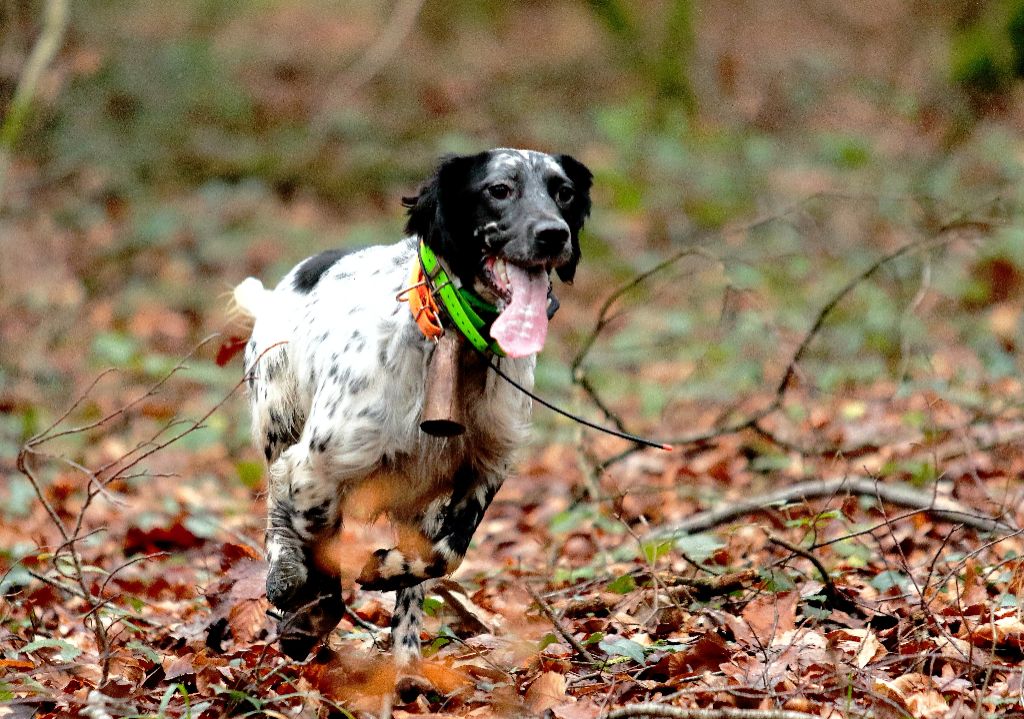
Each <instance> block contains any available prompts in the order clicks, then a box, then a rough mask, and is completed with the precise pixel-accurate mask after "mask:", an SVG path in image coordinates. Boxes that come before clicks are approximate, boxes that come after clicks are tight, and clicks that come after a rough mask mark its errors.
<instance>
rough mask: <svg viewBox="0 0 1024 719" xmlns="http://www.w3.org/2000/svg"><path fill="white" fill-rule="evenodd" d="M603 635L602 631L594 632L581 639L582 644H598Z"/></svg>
mask: <svg viewBox="0 0 1024 719" xmlns="http://www.w3.org/2000/svg"><path fill="white" fill-rule="evenodd" d="M604 636H605V635H604V632H594V633H593V634H591V635H590V636H589V637H587V638H586V639H584V640H583V646H585V647H589V646H590V645H591V644H598V643H599V642H600V641H601V640H602V639H604Z"/></svg>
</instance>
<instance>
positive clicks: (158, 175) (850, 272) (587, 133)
mask: <svg viewBox="0 0 1024 719" xmlns="http://www.w3.org/2000/svg"><path fill="white" fill-rule="evenodd" d="M42 16H43V3H42V2H39V1H38V0H2V2H0V112H5V113H6V112H8V111H9V109H10V102H11V99H12V97H13V95H14V91H15V87H16V84H17V82H18V77H19V73H20V71H21V68H22V67H23V66H24V63H25V60H26V57H27V56H28V54H29V52H30V51H31V48H32V45H33V43H34V41H35V38H36V37H37V35H38V33H39V31H40V23H41V18H42ZM1022 75H1024V2H1021V1H1020V0H1000V1H994V2H988V3H985V2H975V1H973V0H908V1H907V2H901V3H893V2H888V1H886V0H870V1H868V2H858V3H847V2H840V1H838V0H793V1H792V2H785V3H779V2H773V1H770V0H730V1H728V2H726V1H725V0H706V1H703V2H702V1H700V0H654V1H652V2H643V3H636V2H625V0H549V1H541V0H530V1H523V2H479V1H477V0H451V1H448V2H437V1H436V0H426V1H424V2H420V1H412V2H410V0H395V1H394V2H367V1H363V0H360V1H359V2H346V1H342V0H247V1H245V2H240V1H239V2H235V1H224V0H175V2H172V3H153V2H130V1H127V0H82V1H76V2H73V3H72V6H71V17H70V21H69V24H68V29H67V33H66V36H65V39H64V43H63V46H62V49H61V51H60V53H59V54H58V56H57V58H56V59H55V61H54V62H53V63H52V65H51V67H50V68H49V69H48V71H47V72H46V73H45V75H44V77H43V78H42V80H41V82H40V84H39V87H38V91H37V101H36V103H35V104H34V106H33V107H32V111H31V112H30V113H29V114H28V115H27V116H26V118H25V121H24V128H23V131H22V132H21V133H20V136H19V137H18V140H17V142H16V144H15V146H14V155H13V162H12V165H11V168H10V172H9V177H8V181H7V190H6V192H5V194H4V196H3V198H2V203H3V204H2V205H0V243H2V247H3V254H4V261H3V262H2V263H0V300H2V302H3V305H4V313H3V315H4V319H3V330H2V334H3V337H2V339H3V347H2V349H0V382H2V387H3V389H2V391H0V392H2V393H0V410H2V411H3V412H4V414H5V417H6V419H5V422H6V425H5V428H4V429H5V434H6V436H8V437H9V440H8V441H14V440H15V439H16V438H17V437H20V436H23V435H24V433H25V432H27V431H29V430H30V429H31V428H32V427H33V426H36V425H37V424H38V421H39V419H38V416H39V415H43V416H50V415H52V414H53V413H54V412H56V411H57V410H59V409H60V408H61V407H63V406H64V405H65V404H66V403H67V400H68V398H69V397H70V396H71V394H72V393H73V392H75V391H77V390H78V389H80V388H81V387H83V386H84V385H85V384H86V383H87V382H88V381H89V379H91V377H92V376H93V375H95V374H96V373H97V372H98V371H99V370H100V369H102V368H103V367H105V366H109V365H115V366H118V367H121V368H125V369H126V370H127V374H126V375H125V377H126V378H125V380H124V382H125V383H126V384H128V385H130V384H131V383H133V382H142V381H145V380H147V379H149V378H152V377H154V376H157V375H158V374H159V373H160V372H162V371H165V370H166V369H167V368H168V367H170V366H173V364H174V362H175V360H176V358H178V357H180V356H181V355H182V354H183V353H185V352H187V351H188V350H189V349H190V348H191V347H192V346H194V345H195V344H196V343H197V342H198V341H199V340H200V339H201V338H202V337H204V336H206V335H207V334H208V333H210V332H211V331H215V330H219V329H221V327H222V326H223V324H224V321H225V318H224V315H223V313H222V311H221V309H222V307H223V306H224V304H225V295H226V292H227V291H228V289H229V288H230V287H231V286H232V285H233V284H234V283H236V282H238V281H239V280H240V279H242V278H243V277H245V276H246V275H249V274H257V275H259V276H261V277H262V278H263V279H264V280H265V281H269V282H274V281H276V279H277V278H278V277H279V276H280V275H282V274H283V273H284V272H285V271H286V270H287V269H288V268H289V267H290V266H291V265H292V264H293V263H294V262H296V261H297V260H299V259H301V258H302V257H305V256H307V255H309V254H312V253H314V252H316V251H319V250H321V249H324V248H327V247H334V246H357V245H363V244H368V243H383V242H393V241H394V240H395V239H396V238H397V237H398V236H399V235H400V232H401V227H402V223H403V218H402V216H401V212H400V206H399V202H398V200H399V198H400V197H401V195H402V194H403V193H404V194H408V193H409V192H412V191H414V190H415V188H416V185H417V182H418V181H419V180H420V179H422V178H423V177H424V176H425V175H426V174H427V173H428V172H429V170H430V168H431V166H432V164H433V163H434V162H435V161H436V158H437V156H438V155H439V154H441V153H445V152H472V151H476V150H479V149H483V148H487V147H491V146H495V145H506V146H524V147H532V148H537V149H541V150H550V151H559V152H568V153H571V154H574V155H576V156H577V157H578V158H580V159H581V160H583V161H584V162H585V163H587V164H588V165H589V166H590V167H591V168H592V169H593V171H594V173H595V176H596V185H595V209H594V214H593V217H592V219H591V221H590V223H589V225H588V228H587V232H586V238H585V247H584V256H585V264H584V266H583V269H582V272H581V273H580V275H579V279H578V281H577V283H576V286H575V287H573V288H564V289H562V290H560V296H561V297H562V298H563V307H564V309H563V310H562V313H561V315H560V316H559V317H558V318H557V319H556V321H555V323H554V330H555V335H554V336H553V338H552V342H551V344H552V347H551V348H550V349H549V351H547V352H546V353H545V354H544V355H543V357H542V362H541V367H540V371H539V383H540V387H541V389H542V391H543V392H545V393H547V394H549V395H552V396H553V397H554V398H556V399H562V400H566V399H568V398H569V397H571V394H570V393H571V383H570V376H569V372H568V369H567V366H568V364H569V362H570V361H571V359H572V358H573V356H574V354H575V353H576V352H577V350H578V348H579V347H580V346H581V345H582V343H583V342H584V340H585V339H586V337H587V335H588V334H589V333H590V332H591V329H592V327H593V326H594V322H595V319H596V312H597V309H598V307H599V306H600V304H601V302H602V301H603V300H604V298H605V297H607V296H608V294H609V292H610V291H611V290H612V288H613V287H615V286H616V285H617V284H619V283H621V282H626V281H628V280H630V278H632V277H634V276H635V275H636V274H637V273H639V272H642V271H644V270H647V269H649V268H651V267H653V266H655V265H656V264H657V263H658V262H659V261H662V260H664V259H665V258H666V257H670V256H671V255H672V254H673V253H674V252H677V251H678V250H679V249H681V248H683V247H686V246H689V245H697V246H700V247H702V248H703V249H704V250H705V251H706V252H707V254H706V255H702V256H697V255H694V256H690V257H686V258H684V259H681V260H680V261H679V262H676V263H674V264H672V265H671V266H670V267H669V268H667V269H666V270H665V271H663V272H660V273H658V274H656V275H655V276H653V277H652V278H651V279H650V280H649V281H647V282H644V283H641V284H640V285H638V286H637V287H636V288H635V289H634V290H632V291H630V292H627V293H626V294H625V295H624V297H623V298H622V300H621V302H620V305H619V306H620V309H621V310H622V313H621V314H620V315H619V316H618V318H617V319H615V321H613V322H611V323H609V325H608V326H607V328H606V329H605V331H604V332H603V333H602V335H601V337H600V339H599V341H598V342H597V343H596V344H595V346H594V348H593V350H592V351H591V352H590V353H589V354H588V356H587V357H586V358H585V360H584V368H585V370H586V371H587V372H588V373H590V375H591V377H592V380H593V383H594V384H595V385H596V386H598V387H599V388H600V391H601V392H602V394H603V395H604V397H605V400H606V401H607V402H609V403H610V404H611V405H612V406H613V407H615V408H616V409H617V410H618V411H621V412H623V413H625V414H626V415H627V416H629V417H631V418H632V419H633V420H634V421H635V422H637V423H641V424H642V423H646V424H648V425H651V426H654V427H658V428H660V430H661V431H662V433H663V434H666V435H679V434H683V433H685V431H686V430H688V429H689V428H691V427H692V426H693V425H694V424H695V423H697V424H699V423H700V422H707V421H708V416H707V408H708V407H718V408H722V407H739V406H741V405H742V404H743V403H744V402H747V401H748V400H750V398H752V397H758V396H761V397H763V396H765V395H766V394H770V393H771V392H772V391H773V390H774V385H775V383H776V382H777V381H778V379H779V376H780V375H781V372H782V370H783V368H784V367H785V363H786V361H787V360H788V357H789V355H790V354H791V353H792V350H793V348H795V347H796V345H797V344H798V343H799V341H800V339H801V337H802V336H803V334H804V333H805V332H806V331H807V329H808V327H809V326H810V324H811V323H812V321H813V319H814V317H815V314H816V313H817V311H818V309H819V308H820V307H821V306H822V305H824V304H825V303H826V302H827V301H828V300H829V299H830V298H831V297H832V296H833V295H834V294H835V293H836V292H837V291H838V289H839V288H841V287H842V286H843V284H844V283H845V282H847V281H848V280H849V279H850V278H851V277H852V276H854V275H856V274H857V273H858V272H860V271H862V270H863V269H864V268H865V267H867V266H868V265H870V263H871V262H873V261H874V260H876V259H877V258H878V257H879V256H881V255H882V254H884V253H886V252H889V251H892V250H893V249H894V248H896V247H898V246H900V245H901V244H904V243H906V242H909V241H912V240H914V239H918V238H921V237H926V236H938V235H940V234H941V233H943V232H959V233H962V234H963V238H962V240H959V241H958V242H956V243H950V244H946V245H943V246H941V247H938V248H934V249H932V250H930V251H928V252H924V253H916V254H913V255H909V256H907V257H904V258H902V259H900V260H899V261H896V262H894V263H892V264H890V265H887V266H886V267H885V268H883V270H882V271H880V272H879V273H877V274H876V275H875V276H873V277H872V278H871V280H870V281H866V282H864V283H862V285H861V286H859V287H858V288H857V289H856V290H855V291H854V292H853V293H851V294H850V295H849V296H848V297H847V298H845V299H844V300H843V302H842V303H840V305H839V306H838V307H837V308H836V310H835V312H834V313H832V314H831V315H830V316H829V318H828V322H827V323H826V327H825V329H824V331H823V333H822V334H821V336H819V337H818V338H817V339H816V340H815V342H814V343H813V346H812V348H811V352H810V354H809V355H808V360H807V362H805V363H804V365H803V366H802V368H801V369H802V372H801V375H800V379H801V382H802V385H803V386H804V387H805V388H807V389H808V394H807V396H806V398H805V400H806V402H805V403H801V402H800V401H794V402H792V403H791V406H789V407H788V408H787V409H788V412H789V413H790V415H791V416H792V418H793V419H794V421H801V420H802V418H805V417H806V416H807V414H808V412H809V411H810V410H809V405H810V403H812V402H815V401H820V399H821V397H823V396H828V397H833V398H836V397H838V398H849V397H855V396H861V395H872V396H874V395H879V393H880V394H881V396H892V395H893V394H895V393H898V392H900V391H906V390H908V388H909V389H913V388H920V387H928V388H932V390H934V391H939V392H944V393H958V396H961V397H967V398H969V399H970V400H971V401H974V402H977V403H978V404H984V403H986V402H990V401H991V400H992V399H993V396H994V395H999V399H1000V400H1001V401H1004V402H1005V401H1009V402H1018V403H1019V401H1020V397H1019V396H1012V395H1011V396H1009V397H1007V396H1006V393H1005V387H1002V388H1001V389H999V390H998V391H996V390H994V389H993V387H995V386H998V385H997V384H994V383H995V382H996V381H997V380H998V379H999V378H1001V377H1008V376H1014V375H1016V376H1019V375H1020V372H1021V369H1022V364H1021V360H1020V351H1019V349H1020V344H1021V340H1022V305H1024V300H1022V292H1024V290H1022V287H1024V226H1022V223H1021V201H1022V199H1024V197H1022V189H1021V188H1022V183H1021V180H1022V176H1024V171H1022V160H1024V142H1022V135H1021V128H1022V127H1024V84H1022V80H1021V78H1022ZM214 344H216V343H214ZM214 349H215V348H214V347H212V346H209V347H206V348H204V349H203V350H201V351H200V352H199V355H198V357H197V358H196V359H195V360H193V361H192V362H190V366H191V367H192V370H190V373H189V374H188V378H189V379H188V382H187V383H186V387H185V388H184V389H183V390H182V397H191V398H198V400H199V401H203V402H210V401H213V400H215V399H216V398H218V397H219V396H221V395H223V393H224V392H225V391H226V390H227V389H229V388H230V387H231V386H232V385H233V384H234V382H235V380H236V379H237V375H238V367H237V366H230V367H228V368H226V369H222V368H218V367H217V366H216V365H215V364H214V363H213V362H212V356H213V354H214ZM879 388H882V389H881V390H880V389H879ZM235 410H237V412H236V411H235ZM243 414H244V410H242V409H241V408H240V405H229V413H228V416H229V417H231V420H230V421H228V422H222V423H221V424H222V425H223V426H221V427H220V429H219V430H218V432H217V433H215V434H212V435H210V437H211V441H214V440H215V441H225V440H226V441H228V443H229V444H230V445H231V446H232V447H234V448H238V449H239V451H241V448H242V447H244V446H245V443H246V439H245V432H244V430H239V431H236V430H235V428H234V423H235V421H236V420H237V419H238V417H239V416H241V415H243ZM542 421H544V422H551V423H552V424H553V425H555V426H557V427H559V428H561V431H563V432H568V431H571V430H570V428H568V427H566V426H565V425H563V424H561V423H560V422H556V421H555V420H552V419H550V418H543V419H542ZM215 424H216V423H215ZM215 429H216V427H215ZM4 449H5V451H6V449H7V447H5V448H4Z"/></svg>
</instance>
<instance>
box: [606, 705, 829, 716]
mask: <svg viewBox="0 0 1024 719" xmlns="http://www.w3.org/2000/svg"><path fill="white" fill-rule="evenodd" d="M627 717H669V719H818V716H817V715H816V714H805V713H804V712H795V711H789V710H787V709H737V708H736V707H722V708H720V709H685V708H683V707H673V706H668V705H666V704H655V703H653V702H644V703H642V704H632V705H630V706H625V707H622V708H621V709H615V710H614V711H610V712H608V713H607V714H602V715H601V717H599V719H627Z"/></svg>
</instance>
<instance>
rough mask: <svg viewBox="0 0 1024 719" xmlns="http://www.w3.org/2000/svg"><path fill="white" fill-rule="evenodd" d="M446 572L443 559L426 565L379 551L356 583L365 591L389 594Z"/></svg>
mask: <svg viewBox="0 0 1024 719" xmlns="http://www.w3.org/2000/svg"><path fill="white" fill-rule="evenodd" d="M445 569H446V566H445V562H444V560H443V559H440V558H439V559H437V560H436V561H432V562H426V561H424V560H423V559H420V558H418V557H417V558H415V559H409V558H407V557H406V556H405V554H403V553H402V552H401V550H398V549H378V550H377V551H376V552H374V553H373V555H371V556H370V558H369V559H368V560H366V564H364V565H363V568H362V570H361V571H360V572H359V576H358V577H356V582H358V583H359V585H360V586H362V588H363V589H375V590H378V591H382V592H388V591H393V590H396V589H404V588H405V587H412V586H415V585H417V584H419V583H420V582H423V581H425V580H427V579H434V578H436V577H440V576H441V575H442V574H444V573H445Z"/></svg>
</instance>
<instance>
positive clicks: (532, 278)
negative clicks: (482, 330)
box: [491, 264, 548, 357]
mask: <svg viewBox="0 0 1024 719" xmlns="http://www.w3.org/2000/svg"><path fill="white" fill-rule="evenodd" d="M505 267H506V272H507V273H508V279H509V282H510V284H511V285H512V301H511V302H509V304H508V306H507V307H506V308H505V309H504V310H503V311H502V313H501V314H500V315H498V319H496V320H494V324H493V325H491V337H493V338H494V339H495V340H497V342H498V344H499V345H500V346H501V349H503V350H504V351H505V354H506V355H508V356H509V357H525V356H527V355H531V354H534V353H535V352H540V349H541V348H542V347H543V346H544V340H545V339H547V336H548V311H547V310H548V276H547V274H546V273H545V272H544V271H543V270H536V271H534V272H527V271H526V270H524V269H523V268H521V267H517V266H515V265H512V264H507V265H506V266H505Z"/></svg>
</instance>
